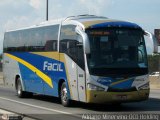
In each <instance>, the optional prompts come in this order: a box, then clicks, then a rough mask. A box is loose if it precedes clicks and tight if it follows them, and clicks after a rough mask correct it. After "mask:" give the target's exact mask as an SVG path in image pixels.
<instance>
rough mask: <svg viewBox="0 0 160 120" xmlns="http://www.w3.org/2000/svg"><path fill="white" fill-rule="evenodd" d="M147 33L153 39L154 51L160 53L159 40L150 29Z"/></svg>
mask: <svg viewBox="0 0 160 120" xmlns="http://www.w3.org/2000/svg"><path fill="white" fill-rule="evenodd" d="M145 35H146V36H148V37H149V38H150V40H151V41H153V52H154V53H158V42H157V39H156V37H155V36H154V34H152V33H150V32H148V31H145Z"/></svg>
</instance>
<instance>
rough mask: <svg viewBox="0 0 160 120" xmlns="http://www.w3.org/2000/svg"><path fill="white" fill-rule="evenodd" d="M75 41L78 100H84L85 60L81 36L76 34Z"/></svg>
mask: <svg viewBox="0 0 160 120" xmlns="http://www.w3.org/2000/svg"><path fill="white" fill-rule="evenodd" d="M77 38H78V43H77V79H78V95H79V101H82V102H85V101H86V87H85V86H86V85H85V84H86V82H85V62H84V51H83V44H82V37H81V36H80V35H78V37H77Z"/></svg>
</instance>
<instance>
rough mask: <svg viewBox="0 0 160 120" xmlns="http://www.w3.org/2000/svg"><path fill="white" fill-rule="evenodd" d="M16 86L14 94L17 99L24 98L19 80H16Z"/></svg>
mask: <svg viewBox="0 0 160 120" xmlns="http://www.w3.org/2000/svg"><path fill="white" fill-rule="evenodd" d="M16 86H17V87H16V88H17V89H16V92H17V95H18V97H19V98H23V97H25V92H24V91H23V90H22V84H21V81H20V78H18V80H17V84H16Z"/></svg>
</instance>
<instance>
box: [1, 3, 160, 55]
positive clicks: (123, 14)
mask: <svg viewBox="0 0 160 120" xmlns="http://www.w3.org/2000/svg"><path fill="white" fill-rule="evenodd" d="M80 14H92V15H98V16H105V17H108V18H112V19H119V20H125V21H130V22H134V23H137V24H138V25H140V26H141V27H142V28H143V29H144V30H147V31H149V32H152V33H153V32H154V29H155V28H157V29H158V28H159V29H160V0H49V20H51V19H58V18H64V17H67V16H73V15H80ZM45 20H46V0H1V1H0V53H2V48H3V38H4V32H5V31H6V30H12V29H17V28H22V27H27V26H31V25H34V24H38V23H41V22H43V21H45ZM146 45H147V52H148V53H149V54H150V53H152V51H153V48H152V44H151V43H150V42H149V41H146Z"/></svg>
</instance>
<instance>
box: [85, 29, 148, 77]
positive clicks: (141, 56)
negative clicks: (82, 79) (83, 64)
mask: <svg viewBox="0 0 160 120" xmlns="http://www.w3.org/2000/svg"><path fill="white" fill-rule="evenodd" d="M87 34H88V37H89V41H90V49H91V53H90V54H89V55H87V62H88V67H89V71H90V74H94V75H101V76H106V75H108V74H118V73H121V74H123V73H124V74H127V72H128V74H146V73H148V64H147V54H146V48H145V42H144V37H143V31H142V30H139V29H127V28H123V29H122V28H121V29H120V28H113V29H111V28H110V29H90V30H87Z"/></svg>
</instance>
